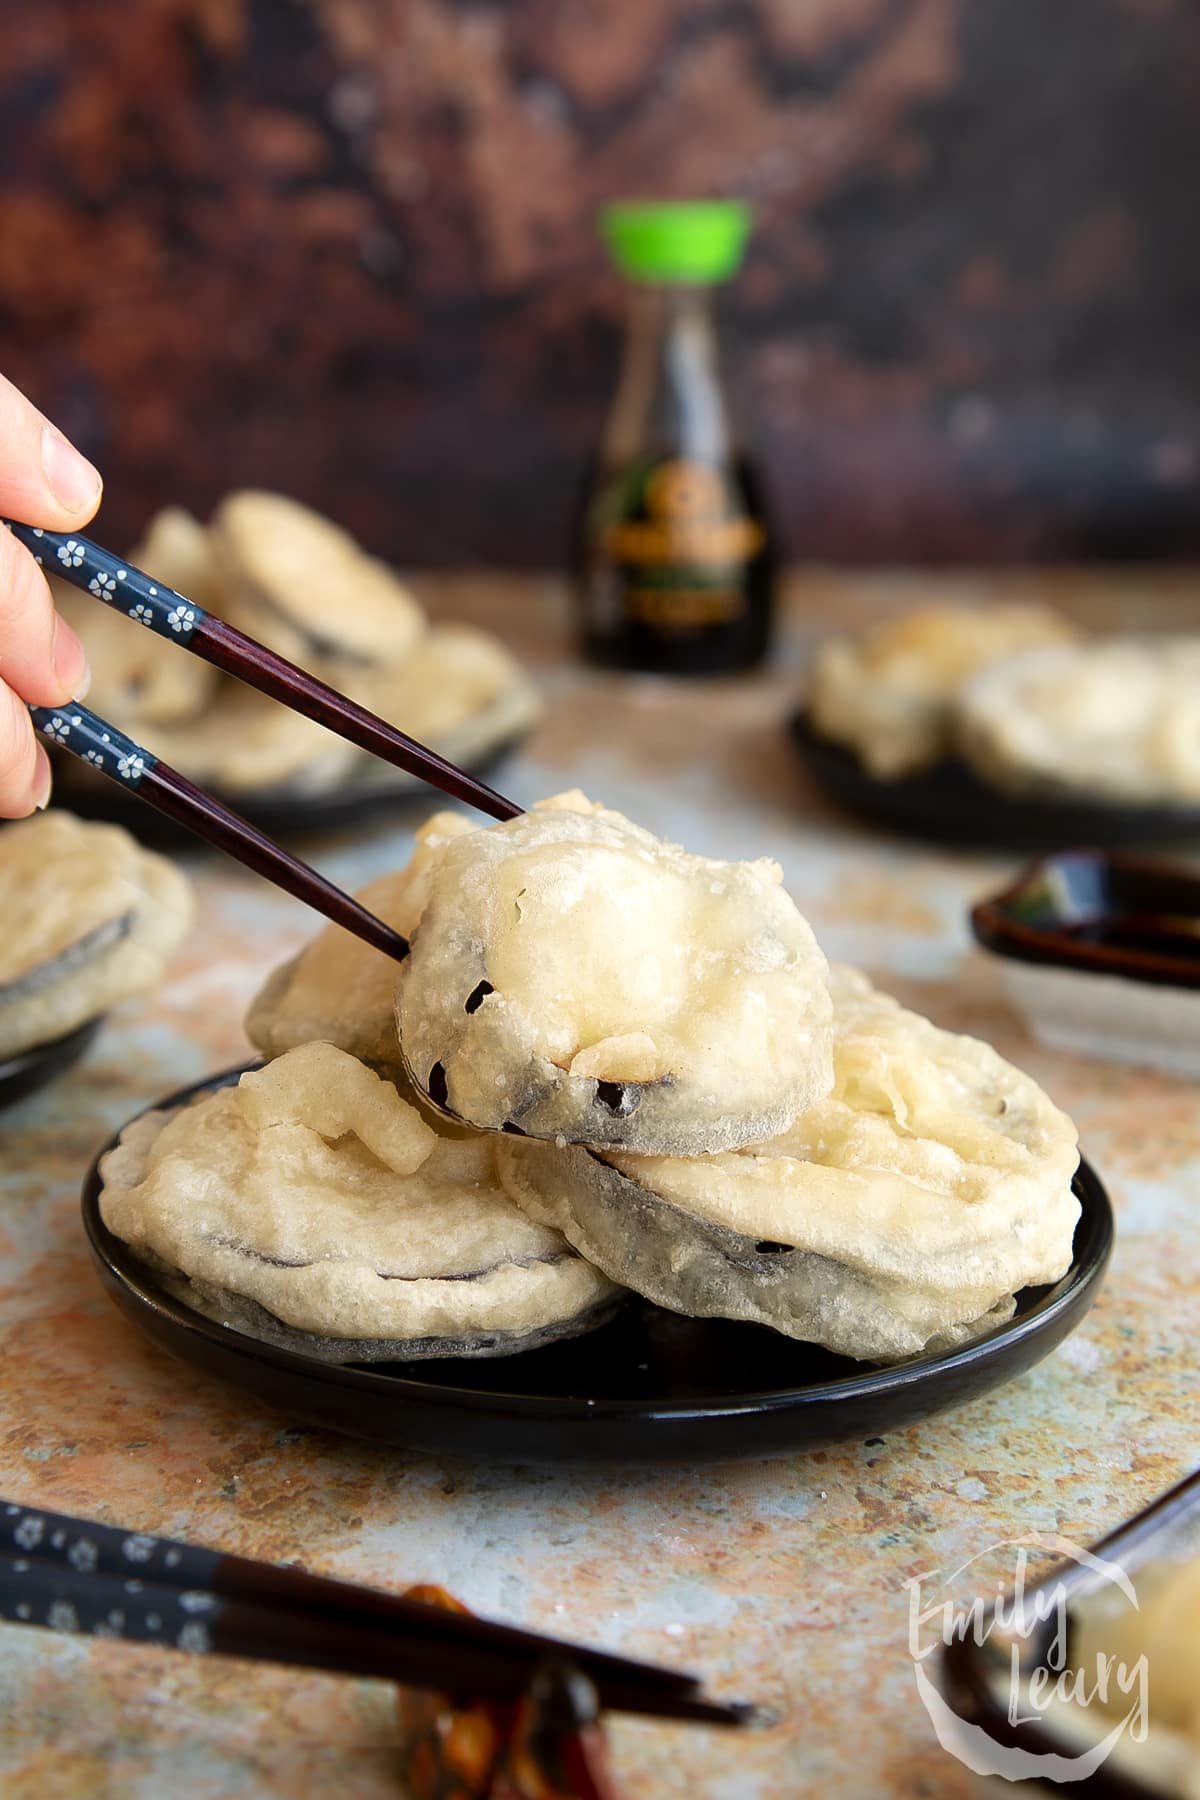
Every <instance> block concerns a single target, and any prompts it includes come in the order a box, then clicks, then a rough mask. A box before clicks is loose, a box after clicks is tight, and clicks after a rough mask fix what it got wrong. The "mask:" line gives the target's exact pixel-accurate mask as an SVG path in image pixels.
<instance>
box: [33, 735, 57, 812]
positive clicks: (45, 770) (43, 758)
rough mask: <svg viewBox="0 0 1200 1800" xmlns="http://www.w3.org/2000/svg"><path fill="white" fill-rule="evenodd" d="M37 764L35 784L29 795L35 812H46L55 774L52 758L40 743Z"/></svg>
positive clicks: (34, 775) (34, 774)
mask: <svg viewBox="0 0 1200 1800" xmlns="http://www.w3.org/2000/svg"><path fill="white" fill-rule="evenodd" d="M36 754H37V766H36V768H35V769H34V772H33V786H32V787H31V788H30V790H29V797H30V799H31V800H32V801H33V808H34V811H35V812H45V810H46V808H47V807H48V806H49V804H50V784H51V781H52V780H53V776H52V775H51V771H50V758H49V757H48V756H47V755H46V752H45V751H44V750H43V749H42V746H41V745H40V744H39V745H38V747H37V752H36Z"/></svg>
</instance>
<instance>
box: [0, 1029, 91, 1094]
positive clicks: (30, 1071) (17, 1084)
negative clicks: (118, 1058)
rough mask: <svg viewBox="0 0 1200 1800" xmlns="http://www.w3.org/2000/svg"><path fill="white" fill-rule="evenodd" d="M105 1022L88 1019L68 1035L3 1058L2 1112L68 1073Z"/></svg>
mask: <svg viewBox="0 0 1200 1800" xmlns="http://www.w3.org/2000/svg"><path fill="white" fill-rule="evenodd" d="M103 1023H104V1020H103V1018H99V1019H88V1020H87V1021H86V1023H85V1024H83V1025H77V1026H76V1028H75V1030H74V1031H69V1032H67V1034H66V1036H65V1037H60V1038H55V1039H54V1040H53V1041H52V1042H51V1043H49V1044H35V1045H34V1046H33V1048H32V1049H30V1050H22V1051H21V1052H20V1053H19V1054H18V1055H16V1056H6V1057H4V1058H2V1059H0V1112H3V1111H4V1110H5V1108H7V1107H9V1106H15V1105H16V1104H17V1102H18V1100H24V1099H25V1098H26V1097H27V1096H28V1095H29V1094H35V1093H36V1092H37V1091H38V1089H39V1088H43V1087H46V1086H47V1085H48V1084H49V1083H50V1082H51V1081H54V1080H55V1079H56V1078H57V1077H58V1076H59V1075H63V1074H65V1073H66V1071H67V1070H68V1069H69V1068H71V1066H72V1065H73V1064H74V1063H77V1062H78V1061H79V1059H80V1057H81V1056H83V1055H84V1053H85V1052H86V1051H87V1049H88V1047H89V1045H90V1044H91V1042H92V1039H93V1038H94V1037H95V1035H96V1033H97V1032H98V1031H99V1029H100V1027H101V1025H103Z"/></svg>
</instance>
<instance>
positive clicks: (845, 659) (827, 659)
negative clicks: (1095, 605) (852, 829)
mask: <svg viewBox="0 0 1200 1800" xmlns="http://www.w3.org/2000/svg"><path fill="white" fill-rule="evenodd" d="M1074 635H1075V633H1074V628H1073V627H1072V626H1071V625H1069V624H1068V623H1067V621H1066V620H1065V619H1063V618H1061V617H1060V616H1059V615H1058V614H1057V613H1054V612H1051V611H1050V610H1049V609H1048V608H1046V607H1042V606H981V607H978V608H976V607H967V606H922V607H917V608H916V609H914V610H913V611H911V612H905V613H902V614H901V615H900V617H899V618H897V619H888V620H885V621H884V622H883V623H882V624H879V625H875V626H873V627H872V628H871V629H870V630H869V631H866V632H863V633H862V634H861V636H859V637H856V638H834V639H831V640H830V641H829V642H828V643H825V644H822V645H821V647H820V649H819V650H818V651H817V653H816V656H815V657H814V659H813V669H812V677H811V680H810V682H809V695H808V707H809V715H810V718H811V720H812V724H813V727H814V729H815V730H817V731H819V732H820V733H821V735H822V736H823V737H827V738H831V739H832V740H833V741H834V742H835V743H838V744H846V745H848V746H849V747H850V748H851V749H852V750H854V751H855V752H856V753H857V755H858V758H859V761H860V762H861V763H862V765H863V767H864V768H865V769H867V770H868V771H869V772H870V774H872V775H877V776H879V777H880V778H881V779H882V780H885V781H890V780H894V779H896V778H897V777H899V776H901V775H907V774H910V773H911V772H912V771H914V770H916V769H921V768H925V767H927V766H928V765H929V764H930V763H934V762H937V761H938V759H939V758H940V757H942V756H944V755H946V754H947V752H948V751H949V750H950V749H951V748H952V743H951V737H952V709H953V705H954V701H955V699H956V698H957V695H958V693H959V691H960V689H961V688H962V685H963V683H964V682H965V681H967V680H968V679H969V677H970V676H972V675H974V674H975V673H976V671H977V670H979V669H982V668H986V667H988V666H990V665H991V664H993V663H995V662H998V661H999V660H1000V659H1002V658H1004V657H1007V656H1012V655H1014V654H1015V653H1016V652H1017V651H1019V650H1024V649H1026V648H1027V647H1028V646H1029V645H1031V644H1052V643H1061V642H1062V641H1063V640H1064V639H1067V638H1071V637H1073V636H1074Z"/></svg>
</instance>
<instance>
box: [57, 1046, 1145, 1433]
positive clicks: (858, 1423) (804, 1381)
mask: <svg viewBox="0 0 1200 1800" xmlns="http://www.w3.org/2000/svg"><path fill="white" fill-rule="evenodd" d="M242 1072H243V1071H242V1070H241V1069H231V1070H228V1071H226V1072H225V1073H224V1074H222V1075H217V1076H212V1077H209V1079H208V1080H206V1081H202V1082H198V1083H196V1085H195V1086H193V1087H190V1088H186V1089H184V1090H183V1091H182V1092H180V1093H178V1094H174V1095H172V1096H171V1097H170V1098H169V1099H166V1100H163V1101H159V1102H158V1103H157V1105H159V1106H162V1107H171V1106H180V1105H184V1104H186V1103H187V1102H188V1101H189V1100H191V1099H194V1098H196V1097H198V1096H199V1095H201V1094H204V1093H208V1092H212V1091H213V1090H215V1089H217V1088H219V1087H224V1086H229V1085H231V1084H232V1083H233V1082H235V1081H236V1080H237V1079H238V1076H239V1075H240V1074H241V1073H242ZM115 1142H116V1139H115V1138H114V1139H113V1140H112V1141H111V1142H110V1143H109V1144H108V1145H106V1146H105V1150H107V1149H111V1148H112V1144H113V1143H115ZM103 1154H104V1151H103V1150H102V1151H101V1152H100V1155H103ZM98 1163H99V1157H97V1161H96V1163H94V1164H93V1165H92V1168H91V1169H90V1171H89V1173H88V1176H87V1179H86V1181H85V1183H84V1188H83V1223H84V1229H85V1231H86V1233H87V1237H88V1242H89V1245H90V1248H91V1252H92V1256H93V1259H94V1261H95V1264H96V1268H97V1271H98V1273H99V1275H100V1279H101V1281H102V1282H103V1284H104V1286H105V1288H106V1289H107V1291H108V1294H109V1296H110V1298H111V1299H112V1300H113V1301H114V1302H115V1304H116V1305H117V1307H118V1308H119V1309H120V1311H122V1312H123V1313H124V1314H125V1315H126V1317H127V1318H129V1319H130V1320H131V1321H132V1322H133V1324H135V1325H136V1326H138V1328H139V1329H140V1330H142V1331H144V1332H146V1334H147V1335H148V1336H149V1337H151V1338H153V1339H154V1340H155V1341H156V1342H157V1343H159V1344H161V1345H162V1346H163V1347H164V1348H165V1349H167V1350H169V1351H171V1352H172V1354H174V1355H175V1356H176V1357H178V1358H179V1359H180V1360H181V1361H182V1362H185V1363H187V1364H189V1365H190V1366H191V1367H193V1368H197V1369H200V1370H202V1371H203V1372H204V1373H205V1374H208V1375H214V1376H217V1377H219V1378H220V1379H222V1380H224V1381H226V1382H229V1383H232V1384H233V1385H234V1386H236V1387H239V1388H242V1389H244V1390H246V1392H247V1394H248V1396H249V1403H250V1404H251V1405H253V1406H256V1407H257V1406H258V1405H259V1404H260V1403H261V1402H263V1401H266V1402H268V1403H269V1404H270V1405H272V1406H276V1407H278V1408H279V1409H280V1410H281V1411H283V1412H284V1413H286V1414H288V1415H289V1416H290V1417H292V1418H293V1419H297V1420H300V1421H303V1422H304V1423H307V1424H313V1425H321V1426H327V1427H329V1428H331V1429H333V1430H335V1431H342V1432H346V1433H348V1434H350V1435H351V1436H356V1437H365V1438H372V1439H374V1440H376V1441H377V1442H380V1443H385V1444H395V1445H398V1446H401V1447H403V1448H405V1449H412V1450H425V1451H433V1452H436V1453H450V1454H453V1455H465V1456H471V1457H475V1458H477V1459H487V1460H491V1461H496V1462H506V1463H515V1462H520V1463H534V1464H564V1465H571V1464H583V1463H621V1464H625V1465H629V1464H640V1465H650V1464H656V1463H673V1462H681V1461H686V1462H690V1463H695V1462H715V1461H730V1460H735V1459H760V1458H763V1457H771V1456H783V1455H787V1454H789V1453H792V1452H795V1451H798V1450H805V1449H816V1448H818V1447H820V1446H821V1445H823V1444H831V1443H837V1442H839V1441H841V1440H843V1439H854V1438H862V1437H870V1436H872V1435H877V1434H879V1433H881V1432H884V1431H894V1430H898V1429H899V1428H900V1427H901V1426H904V1425H908V1424H911V1423H912V1422H913V1421H914V1420H916V1419H922V1418H925V1417H926V1416H928V1415H929V1414H930V1413H935V1412H939V1411H941V1410H943V1409H944V1408H946V1407H952V1406H958V1405H961V1404H962V1403H963V1402H964V1401H967V1400H970V1399H972V1398H974V1397H975V1396H976V1395H979V1394H984V1393H986V1392H987V1391H988V1390H989V1389H991V1388H994V1387H997V1386H999V1385H1000V1384H1001V1383H1003V1382H1006V1381H1010V1380H1012V1379H1013V1378H1014V1377H1015V1376H1017V1375H1019V1374H1021V1373H1022V1372H1023V1371H1024V1370H1025V1369H1027V1368H1029V1367H1031V1365H1032V1364H1033V1363H1035V1362H1038V1361H1040V1360H1041V1358H1042V1357H1044V1356H1047V1355H1048V1354H1049V1353H1050V1351H1052V1350H1053V1349H1054V1348H1055V1346H1056V1345H1057V1344H1059V1343H1060V1342H1061V1341H1062V1339H1063V1338H1064V1337H1065V1336H1066V1335H1067V1334H1068V1332H1070V1331H1072V1330H1073V1329H1074V1328H1075V1326H1076V1325H1078V1324H1079V1322H1080V1320H1081V1319H1082V1318H1083V1317H1084V1315H1085V1313H1086V1312H1087V1311H1088V1309H1089V1307H1090V1306H1091V1304H1092V1302H1093V1301H1094V1299H1095V1297H1096V1294H1097V1292H1098V1290H1099V1287H1100V1283H1101V1281H1102V1279H1103V1276H1104V1270H1105V1267H1106V1265H1107V1262H1108V1258H1109V1253H1110V1251H1111V1249H1112V1242H1113V1216H1112V1209H1111V1207H1110V1205H1109V1201H1108V1196H1107V1194H1106V1193H1105V1191H1104V1187H1103V1185H1102V1183H1101V1182H1100V1180H1099V1178H1098V1176H1097V1175H1096V1174H1095V1172H1094V1171H1093V1170H1092V1169H1091V1168H1090V1167H1089V1165H1088V1164H1087V1163H1083V1164H1081V1165H1080V1168H1079V1171H1078V1173H1077V1175H1076V1177H1075V1182H1074V1191H1075V1193H1076V1195H1077V1196H1078V1198H1079V1201H1080V1204H1081V1209H1082V1210H1081V1214H1080V1219H1079V1223H1078V1225H1077V1226H1076V1229H1075V1244H1074V1257H1073V1260H1072V1263H1071V1267H1070V1269H1069V1270H1068V1271H1067V1273H1066V1274H1065V1275H1064V1276H1063V1277H1062V1279H1061V1280H1060V1281H1057V1282H1055V1283H1054V1284H1053V1285H1052V1286H1050V1287H1042V1288H1026V1289H1025V1290H1023V1292H1022V1293H1020V1294H1019V1295H1018V1296H1017V1311H1016V1314H1015V1316H1014V1317H1013V1318H1012V1319H1011V1320H1009V1322H1008V1323H1007V1324H1005V1325H1002V1326H998V1327H997V1328H995V1329H994V1330H992V1331H990V1332H988V1333H987V1334H986V1336H984V1337H982V1338H979V1339H977V1340H976V1341H975V1342H974V1343H971V1344H968V1345H965V1346H964V1347H962V1348H960V1349H957V1350H952V1351H945V1352H942V1353H939V1354H934V1355H926V1356H919V1357H914V1358H912V1359H911V1360H909V1361H907V1362H903V1363H898V1364H892V1365H889V1366H887V1367H877V1366H875V1365H867V1364H863V1363H856V1362H853V1361H851V1360H850V1359H848V1358H846V1357H840V1356H834V1355H832V1354H831V1353H830V1352H829V1351H826V1350H822V1349H818V1348H816V1347H814V1346H813V1345H811V1344H802V1343H797V1342H796V1341H795V1340H793V1339H790V1338H786V1337H783V1336H782V1335H780V1334H779V1333H778V1332H773V1331H769V1330H767V1329H766V1328H765V1327H762V1326H758V1325H745V1324H740V1323H736V1322H734V1321H731V1320H717V1319H687V1318H682V1317H680V1316H679V1315H677V1314H675V1313H669V1312H665V1311H663V1310H662V1309H660V1308H658V1307H654V1306H650V1305H647V1304H645V1303H642V1302H638V1301H631V1303H630V1304H629V1305H628V1306H627V1307H625V1308H624V1309H623V1310H622V1311H621V1312H620V1313H618V1315H617V1316H616V1317H615V1318H614V1319H612V1320H611V1321H610V1322H609V1323H608V1324H606V1325H603V1326H601V1327H599V1328H598V1329H597V1330H595V1331H593V1332H591V1333H589V1334H587V1335H586V1336H583V1337H579V1338H575V1339H572V1340H569V1341H567V1342H565V1343H562V1344H550V1345H546V1346H545V1347H543V1348H542V1349H539V1350H531V1351H527V1352H526V1353H525V1354H523V1355H520V1356H508V1357H494V1358H493V1357H488V1358H476V1359H470V1358H460V1359H456V1360H446V1361H438V1362H423V1363H419V1364H415V1363H409V1364H404V1363H396V1364H378V1363H377V1364H373V1365H371V1366H370V1367H365V1366H362V1365H358V1366H356V1365H353V1364H351V1365H346V1366H335V1365H331V1364H329V1363H325V1362H320V1361H318V1360H317V1359H316V1358H315V1357H307V1356H304V1355H300V1354H297V1353H296V1352H294V1351H290V1350H283V1349H279V1348H276V1347H275V1346H273V1345H269V1344H265V1343H262V1342H260V1341H259V1340H258V1339H256V1338H252V1337H249V1336H247V1335H246V1334H245V1333H242V1332H239V1331H235V1330H233V1329H232V1328H230V1327H228V1326H224V1325H220V1324H218V1323H216V1322H214V1321H213V1320H211V1319H209V1318H207V1317H205V1316H204V1315H203V1314H201V1313H199V1312H197V1311H195V1310H194V1309H193V1308H191V1307H189V1306H188V1305H186V1304H185V1303H183V1302H181V1301H180V1300H178V1299H176V1298H174V1297H173V1296H171V1295H170V1294H168V1293H166V1292H165V1291H164V1289H163V1288H162V1287H161V1286H160V1285H159V1283H158V1281H157V1279H156V1278H155V1276H154V1274H153V1272H152V1271H151V1270H149V1269H147V1268H146V1267H145V1266H144V1265H143V1264H142V1263H140V1262H139V1261H138V1259H137V1258H136V1256H135V1255H134V1254H133V1252H132V1251H131V1250H130V1249H129V1247H128V1246H127V1245H126V1244H124V1243H123V1242H122V1241H121V1240H120V1239H119V1238H116V1237H114V1236H113V1234H112V1233H111V1232H110V1231H109V1230H108V1229H107V1227H106V1226H105V1224H104V1221H103V1219H102V1218H101V1216H100V1178H99V1170H98Z"/></svg>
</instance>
